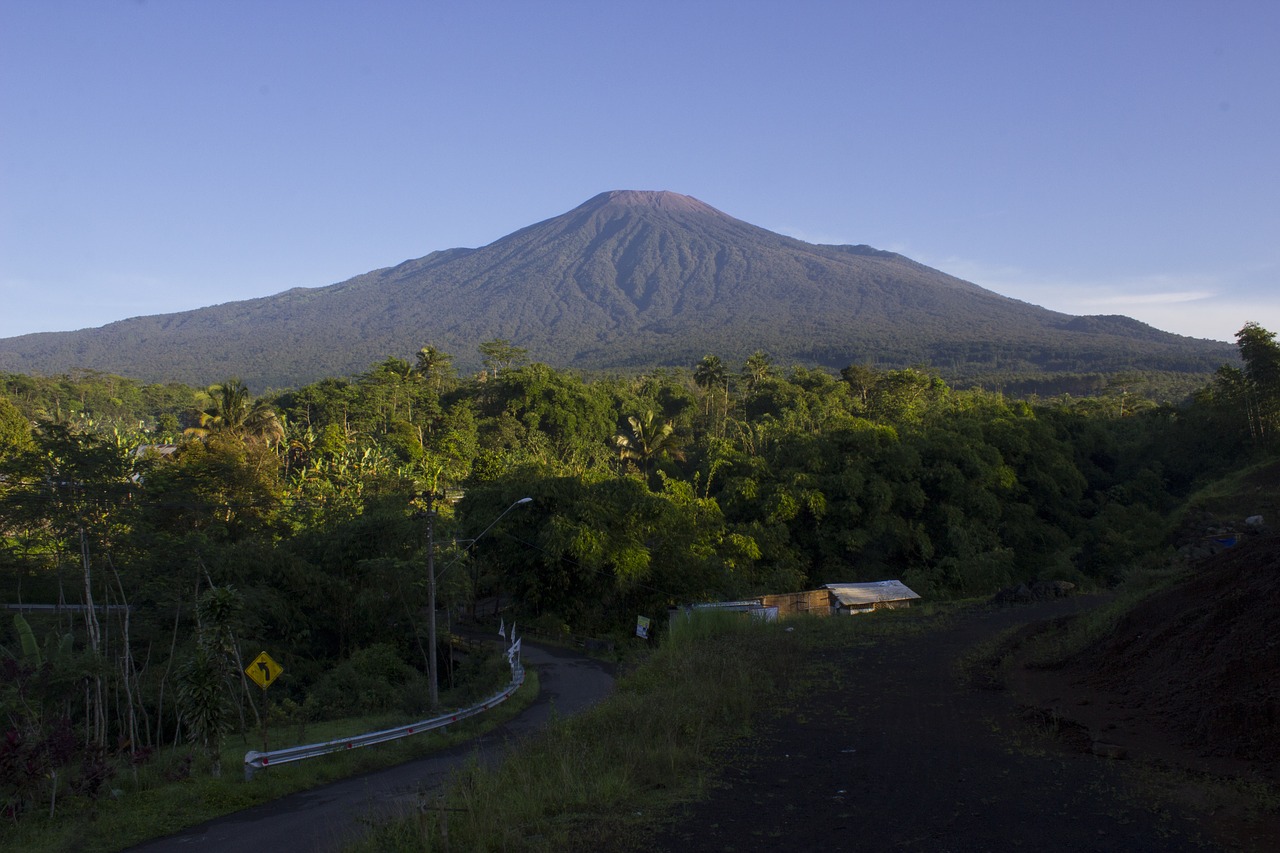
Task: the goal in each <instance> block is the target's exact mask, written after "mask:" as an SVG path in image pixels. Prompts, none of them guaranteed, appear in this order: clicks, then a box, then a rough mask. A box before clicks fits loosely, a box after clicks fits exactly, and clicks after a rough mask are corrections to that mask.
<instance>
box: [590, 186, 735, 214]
mask: <svg viewBox="0 0 1280 853" xmlns="http://www.w3.org/2000/svg"><path fill="white" fill-rule="evenodd" d="M582 206H583V207H594V208H606V207H613V208H649V209H656V210H663V211H667V212H669V213H676V212H697V213H714V214H717V215H720V216H723V215H724V214H722V213H720V211H718V210H716V209H715V208H714V207H712V206H711V205H709V204H707V203H706V202H702V201H699V200H698V199H696V198H694V197H693V196H688V195H681V194H680V193H673V192H671V191H669V190H611V191H609V192H604V193H600V194H599V195H597V196H594V197H593V198H590V199H588V200H587V202H586V203H585V204H583V205H582Z"/></svg>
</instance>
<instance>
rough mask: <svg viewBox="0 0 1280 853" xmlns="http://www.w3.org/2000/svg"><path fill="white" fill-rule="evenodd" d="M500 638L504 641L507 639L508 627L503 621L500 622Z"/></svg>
mask: <svg viewBox="0 0 1280 853" xmlns="http://www.w3.org/2000/svg"><path fill="white" fill-rule="evenodd" d="M498 636H499V637H501V638H502V639H504V640H505V639H506V638H507V625H506V622H505V621H504V620H502V619H499V620H498Z"/></svg>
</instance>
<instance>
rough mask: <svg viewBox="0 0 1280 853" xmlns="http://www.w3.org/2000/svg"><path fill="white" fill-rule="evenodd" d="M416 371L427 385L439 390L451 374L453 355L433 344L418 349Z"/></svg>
mask: <svg viewBox="0 0 1280 853" xmlns="http://www.w3.org/2000/svg"><path fill="white" fill-rule="evenodd" d="M418 373H419V374H421V375H422V378H423V379H425V380H426V382H427V385H428V386H429V387H430V388H432V389H433V390H435V391H436V392H439V391H441V390H442V388H443V386H444V382H445V380H446V379H448V378H449V377H450V376H451V375H452V374H453V356H451V355H449V354H448V353H447V352H445V351H444V350H441V349H437V348H436V347H433V346H425V347H423V348H422V349H420V350H418Z"/></svg>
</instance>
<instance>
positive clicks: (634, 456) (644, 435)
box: [613, 410, 679, 477]
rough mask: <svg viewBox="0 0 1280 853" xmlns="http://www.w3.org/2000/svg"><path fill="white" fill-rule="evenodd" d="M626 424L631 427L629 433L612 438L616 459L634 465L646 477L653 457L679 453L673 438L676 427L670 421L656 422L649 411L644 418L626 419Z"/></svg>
mask: <svg viewBox="0 0 1280 853" xmlns="http://www.w3.org/2000/svg"><path fill="white" fill-rule="evenodd" d="M627 423H628V424H630V425H631V429H630V431H629V432H623V433H619V434H618V435H615V436H614V437H613V443H614V444H616V445H617V447H618V458H619V459H622V460H623V461H624V462H634V463H636V464H637V465H638V466H639V467H640V470H641V471H643V472H644V474H645V476H646V477H647V476H648V474H649V466H650V465H651V464H652V462H653V459H654V458H655V457H658V456H661V455H664V454H667V453H671V454H676V453H678V452H679V449H678V448H677V446H676V441H675V439H674V438H673V436H674V434H675V430H676V426H675V424H674V423H673V422H672V421H657V420H655V418H654V414H653V411H652V410H650V411H647V412H645V415H644V418H637V417H635V416H634V415H632V416H630V417H628V418H627Z"/></svg>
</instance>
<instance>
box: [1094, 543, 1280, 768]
mask: <svg viewBox="0 0 1280 853" xmlns="http://www.w3.org/2000/svg"><path fill="white" fill-rule="evenodd" d="M1192 571H1193V574H1192V575H1191V576H1190V577H1189V578H1188V579H1187V580H1185V581H1183V582H1181V583H1179V584H1178V585H1176V586H1174V587H1172V588H1170V589H1168V590H1165V591H1163V592H1160V593H1158V594H1156V595H1153V596H1152V597H1151V598H1149V599H1147V600H1145V601H1144V602H1142V603H1141V604H1140V605H1139V606H1137V607H1136V608H1134V609H1133V610H1132V611H1131V612H1130V613H1128V614H1127V615H1126V616H1125V617H1124V618H1123V620H1122V621H1121V622H1120V623H1119V624H1118V625H1117V627H1116V629H1115V631H1114V632H1113V633H1111V634H1110V635H1108V636H1107V637H1105V638H1104V639H1103V640H1101V641H1099V642H1098V643H1097V644H1095V645H1094V646H1093V647H1091V648H1089V649H1086V650H1085V651H1084V652H1083V653H1082V654H1081V655H1080V656H1079V657H1078V658H1077V659H1076V660H1075V661H1074V662H1073V666H1072V667H1071V668H1072V669H1073V670H1075V672H1076V673H1077V674H1078V676H1079V677H1080V681H1081V683H1083V684H1087V685H1089V686H1091V687H1095V688H1098V689H1101V690H1105V691H1107V692H1108V693H1110V694H1111V697H1110V699H1111V704H1112V705H1113V706H1114V707H1115V708H1117V709H1127V710H1129V711H1132V712H1134V713H1135V714H1136V715H1140V716H1141V717H1143V718H1144V719H1145V720H1146V722H1147V723H1149V724H1151V725H1154V726H1156V727H1157V728H1159V729H1162V730H1164V731H1165V732H1167V733H1168V734H1169V735H1171V736H1173V737H1174V738H1176V739H1177V741H1178V745H1179V746H1181V747H1182V748H1183V749H1186V750H1189V751H1191V752H1194V753H1195V754H1197V755H1199V756H1204V757H1220V758H1227V759H1236V760H1240V761H1245V762H1248V763H1249V764H1251V765H1252V766H1253V767H1254V768H1255V769H1257V770H1258V771H1259V772H1261V773H1263V775H1266V776H1268V777H1270V778H1272V779H1273V780H1274V779H1277V778H1280V534H1277V533H1275V532H1255V533H1251V534H1245V535H1243V536H1241V537H1240V539H1239V540H1238V542H1237V543H1236V544H1235V545H1234V546H1233V547H1229V548H1227V549H1225V550H1223V551H1221V552H1220V553H1218V554H1216V555H1214V556H1212V557H1208V558H1206V559H1204V560H1201V561H1198V562H1196V563H1195V564H1194V566H1193V569H1192Z"/></svg>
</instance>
